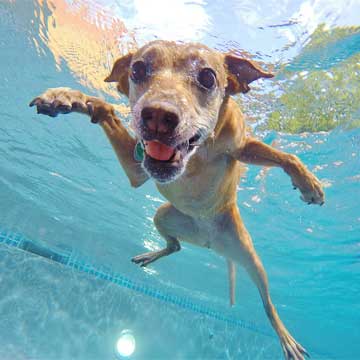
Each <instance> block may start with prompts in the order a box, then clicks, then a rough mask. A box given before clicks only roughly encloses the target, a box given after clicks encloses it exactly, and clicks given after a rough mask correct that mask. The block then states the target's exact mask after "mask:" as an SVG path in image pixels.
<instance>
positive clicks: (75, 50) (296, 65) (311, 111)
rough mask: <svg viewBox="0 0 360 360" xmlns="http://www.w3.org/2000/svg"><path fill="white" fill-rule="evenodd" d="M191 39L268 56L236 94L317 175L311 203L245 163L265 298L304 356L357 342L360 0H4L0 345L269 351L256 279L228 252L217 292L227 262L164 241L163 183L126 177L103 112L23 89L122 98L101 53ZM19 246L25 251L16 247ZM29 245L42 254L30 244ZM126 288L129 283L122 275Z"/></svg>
mask: <svg viewBox="0 0 360 360" xmlns="http://www.w3.org/2000/svg"><path fill="white" fill-rule="evenodd" d="M158 38H159V39H172V40H177V41H196V42H202V43H205V44H206V45H208V46H211V47H213V48H216V49H218V50H220V51H224V52H234V53H237V54H239V55H242V56H245V57H247V58H250V59H253V60H256V61H258V62H259V63H260V64H261V65H262V66H263V67H264V68H267V69H269V70H271V71H273V72H274V73H275V74H276V77H275V78H274V79H273V80H271V81H268V80H267V81H266V82H265V81H258V82H257V83H256V84H254V85H253V86H252V91H251V92H250V93H249V94H247V95H244V96H241V97H238V98H237V99H236V100H237V101H238V102H239V103H240V104H241V106H242V107H243V108H244V112H245V113H246V116H247V122H248V124H249V126H250V127H252V129H253V130H254V132H255V133H256V135H257V136H258V137H259V138H261V139H263V141H264V142H266V143H268V144H272V145H273V146H275V147H277V148H278V149H281V150H283V151H287V152H290V153H294V154H297V155H298V156H299V157H300V158H301V159H302V160H303V162H304V163H305V164H306V165H307V166H308V167H309V169H311V170H312V171H313V172H314V173H316V175H317V176H318V177H319V178H320V179H321V181H322V182H323V185H324V187H325V191H326V200H327V201H326V204H325V205H324V206H323V207H315V206H308V205H306V204H304V203H303V202H301V201H300V200H299V194H298V193H297V192H295V191H293V190H292V186H291V183H290V181H289V179H288V178H287V176H286V175H285V174H284V173H283V172H282V171H280V170H278V169H264V168H259V167H249V171H248V172H247V174H246V177H245V178H244V179H243V180H242V182H241V184H240V185H239V190H238V198H239V200H238V202H239V206H240V210H241V212H242V216H243V218H244V221H245V223H246V224H247V227H248V229H249V231H250V233H251V234H252V237H253V240H254V243H255V246H256V248H257V251H258V253H259V255H260V256H261V258H262V260H263V262H264V265H265V268H266V270H267V273H268V276H269V280H270V288H271V292H272V297H273V301H274V303H275V305H276V307H277V309H278V311H279V313H280V315H281V318H282V319H283V321H284V322H285V324H287V326H288V328H289V330H290V331H291V332H292V333H293V335H294V337H295V338H296V339H298V340H299V341H300V342H301V343H302V344H303V345H304V346H305V347H306V348H307V349H308V350H309V352H310V353H311V355H312V358H314V359H346V360H355V359H359V358H360V342H359V339H360V330H359V329H360V303H359V298H360V297H359V295H360V256H359V254H360V252H359V251H360V205H359V202H360V190H359V182H360V160H359V156H360V153H359V151H360V130H359V127H360V1H358V0H352V1H351V0H349V1H340V0H330V1H323V0H314V1H312V0H304V1H288V0H280V1H272V0H270V1H262V0H261V1H247V0H232V1H230V0H228V1H225V2H224V1H205V0H195V1H191V2H190V1H189V2H188V1H183V0H172V1H162V0H154V1H145V0H126V1H117V0H106V1H105V0H98V1H94V0H81V1H71V0H53V1H47V0H34V1H30V0H0V53H1V56H0V169H1V171H0V294H1V295H0V358H1V359H115V355H114V346H115V343H116V339H117V336H118V335H119V334H120V332H121V331H122V330H123V329H131V330H132V331H133V333H134V335H135V336H136V339H137V349H136V351H135V353H134V355H133V358H134V359H153V358H154V359H157V358H164V359H170V358H174V359H185V358H186V359H195V358H196V359H208V358H209V359H210V358H221V359H222V358H224V359H280V358H281V351H280V346H279V344H278V341H277V339H276V337H275V335H274V333H273V331H272V329H271V328H270V326H269V324H268V320H267V318H266V316H265V313H264V310H263V307H262V304H261V300H260V298H259V296H258V293H257V290H256V289H255V287H254V285H253V284H252V283H251V281H250V280H249V279H248V277H247V275H246V274H245V272H243V271H242V270H241V269H239V274H238V285H237V304H236V306H235V307H234V308H231V309H230V308H229V307H228V298H227V294H228V290H227V274H226V266H225V261H224V260H223V259H222V258H220V257H219V256H217V255H216V254H214V253H212V252H209V251H206V250H203V249H198V248H194V247H192V246H191V245H187V244H185V245H184V246H183V250H182V251H181V252H180V253H177V254H175V255H172V256H171V257H168V258H164V259H162V260H161V261H159V262H157V263H156V264H154V265H153V266H150V267H149V268H148V269H143V268H138V267H136V266H135V265H133V264H132V263H131V262H130V259H131V257H133V256H134V255H137V254H140V253H142V252H144V251H145V250H146V249H148V250H153V249H158V248H161V247H162V246H163V245H164V242H163V240H162V239H161V238H160V235H159V234H158V233H157V232H156V230H155V228H154V225H153V222H152V217H153V215H154V213H155V211H156V209H157V207H158V206H159V205H161V203H163V202H164V199H163V198H162V197H161V196H160V195H159V194H158V192H157V191H156V189H155V186H154V185H153V184H152V183H151V182H148V183H146V184H145V185H144V186H143V187H141V188H139V189H136V190H134V189H132V188H131V187H130V186H129V184H128V180H127V178H125V175H124V173H123V171H122V170H121V168H120V167H119V165H118V163H117V160H116V158H115V155H114V153H113V151H112V149H111V147H110V145H109V144H108V143H107V140H106V138H105V136H104V135H103V133H102V132H101V129H100V128H99V127H98V126H94V125H91V124H90V123H89V121H88V120H87V119H86V118H83V117H81V116H80V115H73V114H71V115H68V116H59V117H58V118H56V119H51V118H48V117H44V116H43V117H39V116H37V115H36V114H34V110H33V109H30V108H28V103H29V101H30V100H31V99H32V98H33V97H34V96H36V95H37V94H39V93H41V92H42V91H44V90H45V89H46V88H48V87H56V86H69V87H72V88H76V89H80V90H82V91H84V92H86V93H88V94H92V95H97V96H102V97H105V98H106V99H107V100H108V101H109V102H111V103H114V104H117V105H118V106H117V110H118V111H119V114H120V115H121V117H122V119H123V121H124V123H125V124H128V120H129V109H128V104H127V100H126V99H125V98H123V97H120V96H119V95H118V93H116V91H115V87H114V86H113V85H109V84H106V83H104V82H103V79H104V78H105V77H106V76H107V75H108V73H109V70H110V69H111V66H112V63H113V61H114V59H116V58H117V57H118V56H120V55H121V54H124V53H126V52H127V51H129V50H132V49H136V48H137V47H139V46H141V45H142V44H144V43H146V42H147V41H150V40H153V39H158ZM24 250H25V251H24ZM39 255H41V256H39ZM128 288H130V289H128Z"/></svg>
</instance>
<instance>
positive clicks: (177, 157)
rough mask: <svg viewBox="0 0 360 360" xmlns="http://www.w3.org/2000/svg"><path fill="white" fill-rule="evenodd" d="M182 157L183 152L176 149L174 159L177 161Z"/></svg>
mask: <svg viewBox="0 0 360 360" xmlns="http://www.w3.org/2000/svg"><path fill="white" fill-rule="evenodd" d="M180 159H181V153H180V151H179V150H178V151H176V154H175V157H174V160H175V161H180Z"/></svg>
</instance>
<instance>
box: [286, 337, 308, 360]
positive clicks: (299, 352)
mask: <svg viewBox="0 0 360 360" xmlns="http://www.w3.org/2000/svg"><path fill="white" fill-rule="evenodd" d="M281 347H282V349H283V353H284V358H285V359H286V360H304V359H305V356H307V357H310V355H309V353H308V352H307V351H306V350H305V349H304V348H303V347H302V346H301V345H300V344H299V343H297V342H296V341H295V339H294V338H293V337H292V336H291V335H290V334H286V335H285V336H284V337H283V338H282V339H281Z"/></svg>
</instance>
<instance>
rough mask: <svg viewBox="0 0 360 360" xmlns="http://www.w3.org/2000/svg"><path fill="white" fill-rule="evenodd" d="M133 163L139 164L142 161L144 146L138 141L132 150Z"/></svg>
mask: <svg viewBox="0 0 360 360" xmlns="http://www.w3.org/2000/svg"><path fill="white" fill-rule="evenodd" d="M134 159H135V161H138V162H141V161H143V159H144V145H143V143H142V141H138V142H137V143H136V145H135V148H134Z"/></svg>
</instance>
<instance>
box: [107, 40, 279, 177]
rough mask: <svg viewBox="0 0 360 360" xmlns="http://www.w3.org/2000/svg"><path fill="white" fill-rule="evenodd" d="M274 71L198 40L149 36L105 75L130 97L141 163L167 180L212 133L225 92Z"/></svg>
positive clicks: (237, 89)
mask: <svg viewBox="0 0 360 360" xmlns="http://www.w3.org/2000/svg"><path fill="white" fill-rule="evenodd" d="M272 76H273V75H272V74H270V73H267V72H264V71H262V70H261V69H260V68H259V67H258V66H257V65H255V64H254V63H253V62H251V61H249V60H246V59H242V58H239V57H236V56H233V55H224V54H222V53H219V52H217V51H214V50H211V49H209V48H208V47H206V46H204V45H200V44H179V43H175V42H169V41H154V42H151V43H149V44H147V45H145V46H144V47H142V48H141V49H139V50H138V51H137V52H135V53H134V54H128V55H125V56H124V57H121V58H120V59H118V60H117V61H116V62H115V64H114V66H113V69H112V71H111V74H110V75H109V76H108V77H107V78H106V79H105V81H107V82H117V83H118V85H117V88H118V90H119V91H120V92H121V93H123V94H125V95H126V96H128V97H129V100H130V106H131V109H132V113H133V119H132V128H133V129H134V131H135V133H136V136H137V138H138V139H139V140H140V141H141V142H142V144H143V146H144V150H145V151H144V152H145V156H144V159H143V167H144V168H145V170H146V171H147V172H148V174H149V175H150V176H151V177H153V178H154V179H155V180H156V181H157V182H160V183H166V182H170V181H173V180H175V179H176V178H178V177H179V176H180V175H181V174H182V173H183V171H184V169H185V167H186V163H187V161H188V159H189V158H190V156H191V155H192V154H193V153H194V152H195V150H196V147H197V146H198V145H200V144H201V143H202V142H204V141H205V140H206V139H207V138H208V137H209V136H211V135H212V134H213V131H214V129H215V126H216V124H217V121H218V116H219V110H220V107H221V104H222V103H223V100H224V98H225V97H226V96H227V95H233V94H236V93H239V92H243V93H245V92H247V91H249V89H250V88H249V84H250V83H251V82H252V81H254V80H257V79H259V78H261V77H266V78H268V77H272Z"/></svg>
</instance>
